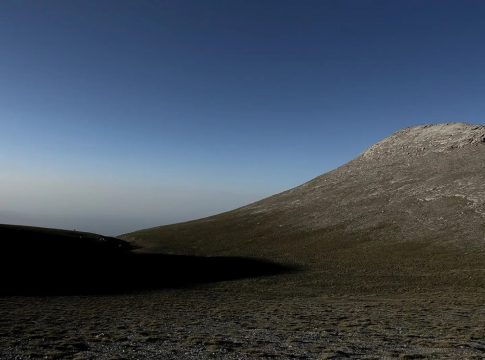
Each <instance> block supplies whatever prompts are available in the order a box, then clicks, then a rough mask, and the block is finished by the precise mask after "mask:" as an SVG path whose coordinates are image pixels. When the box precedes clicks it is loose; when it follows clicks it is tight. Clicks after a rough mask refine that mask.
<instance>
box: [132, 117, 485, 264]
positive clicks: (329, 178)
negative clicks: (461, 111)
mask: <svg viewBox="0 0 485 360" xmlns="http://www.w3.org/2000/svg"><path fill="white" fill-rule="evenodd" d="M124 238H125V239H129V240H132V241H134V242H135V243H136V244H137V245H141V246H144V247H145V248H146V249H149V250H151V251H162V252H168V253H179V254H196V255H239V256H256V257H264V258H270V259H273V260H280V261H289V262H293V263H298V264H303V265H305V266H310V267H316V268H320V269H321V268H332V267H333V266H337V267H339V268H341V267H342V266H343V265H342V264H344V263H345V264H347V265H349V266H350V267H352V266H354V265H355V262H357V263H362V262H363V261H364V259H365V261H364V262H366V263H368V265H369V266H381V265H382V264H385V263H387V264H389V263H390V262H391V263H393V264H396V263H405V264H408V265H409V266H411V267H414V266H417V265H416V264H417V263H419V264H420V265H419V266H424V264H426V265H429V266H434V268H439V269H442V268H443V267H444V268H461V267H463V266H462V265H460V264H461V263H460V264H458V263H457V261H458V260H459V259H461V260H463V261H464V259H465V257H466V256H465V255H467V254H468V255H469V254H475V255H477V254H479V253H481V252H482V250H485V126H481V125H469V124H464V123H448V124H437V125H424V126H417V127H412V128H406V129H403V130H400V131H398V132H396V133H394V134H392V135H391V136H389V137H387V138H385V139H383V140H382V141H380V142H378V143H377V144H375V145H373V146H371V147H370V148H369V149H368V150H366V151H365V152H363V153H362V154H361V155H360V156H358V157H357V158H356V159H354V160H352V161H350V162H348V163H347V164H345V165H343V166H341V167H339V168H337V169H335V170H333V171H330V172H328V173H326V174H323V175H321V176H318V177H316V178H314V179H313V180H311V181H309V182H307V183H305V184H303V185H300V186H298V187H295V188H293V189H291V190H288V191H285V192H282V193H280V194H277V195H274V196H271V197H269V198H266V199H263V200H261V201H258V202H256V203H253V204H250V205H248V206H245V207H242V208H239V209H236V210H233V211H229V212H226V213H222V214H219V215H215V216H211V217H208V218H204V219H200V220H195V221H189V222H186V223H180V224H174V225H169V226H162V227H158V228H152V229H147V230H142V231H138V232H135V233H131V234H127V235H124ZM477 256H478V255H477ZM338 259H340V260H338ZM450 259H451V260H450ZM339 261H340V262H339ZM477 261H478V262H480V261H482V260H477V259H475V258H474V259H473V260H472V259H469V262H468V265H469V264H471V263H476V262H477ZM458 262H459V261H458ZM332 264H333V265H332ZM371 264H374V265H371ZM468 265H467V266H468ZM403 266H404V265H403ZM403 266H400V267H399V269H400V270H399V271H401V270H402V269H403V268H406V266H404V267H403ZM480 266H482V265H480ZM391 267H392V266H391ZM425 267H426V266H425ZM356 271H358V269H357V270H356ZM450 271H451V270H450Z"/></svg>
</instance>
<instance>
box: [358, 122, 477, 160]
mask: <svg viewBox="0 0 485 360" xmlns="http://www.w3.org/2000/svg"><path fill="white" fill-rule="evenodd" d="M479 144H484V145H485V126H483V125H471V124H466V123H460V122H454V123H445V124H433V125H420V126H415V127H410V128H405V129H402V130H399V131H397V132H395V133H394V134H392V135H391V136H389V137H387V138H385V139H383V140H381V141H379V142H378V143H376V144H375V145H373V146H371V147H370V148H369V149H367V150H366V151H365V152H364V153H363V154H362V155H361V159H364V160H369V159H373V160H376V159H383V158H388V157H396V156H399V155H404V156H408V157H415V156H422V155H425V154H427V153H430V152H433V153H441V152H447V151H453V150H454V149H460V148H464V147H467V146H477V145H479Z"/></svg>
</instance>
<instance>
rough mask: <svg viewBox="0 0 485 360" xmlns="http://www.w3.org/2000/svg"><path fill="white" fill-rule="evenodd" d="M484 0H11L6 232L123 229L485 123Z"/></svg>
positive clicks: (259, 193)
mask: <svg viewBox="0 0 485 360" xmlns="http://www.w3.org/2000/svg"><path fill="white" fill-rule="evenodd" d="M484 15H485V3H483V2H480V1H460V2H458V1H427V2H422V1H399V2H397V1H396V2H386V1H339V2H333V1H303V2H301V1H300V2H297V1H264V2H247V1H231V2H225V1H212V2H198V1H177V2H176V1H168V2H152V1H137V2H133V1H72V2H63V1H49V2H35V1H23V2H17V1H4V2H1V3H0V44H1V45H2V49H3V52H2V56H0V79H1V80H0V124H1V129H2V131H1V132H0V144H1V150H2V151H1V152H0V166H1V167H0V181H1V184H2V186H1V187H0V223H16V224H27V225H36V226H46V227H59V228H68V229H72V228H76V229H79V230H85V231H94V232H99V233H105V234H108V235H116V234H120V233H123V232H128V231H133V230H136V229H141V228H144V227H148V226H155V225H162V224H167V223H172V222H179V221H184V220H189V219H193V218H197V217H202V216H207V215H211V214H214V213H217V212H220V211H224V210H230V209H232V208H235V207H239V206H242V205H245V204H247V203H249V202H252V201H255V200H259V199H260V198H262V197H265V196H268V195H271V194H274V193H277V192H280V191H283V190H285V189H288V188H291V187H293V186H295V185H298V184H301V183H303V182H305V181H307V180H309V179H310V178H313V177H315V176H318V175H320V174H322V173H324V172H326V171H328V170H331V169H333V168H335V167H337V166H339V165H341V164H343V163H345V162H347V161H349V160H351V159H352V158H354V157H355V156H357V155H358V154H359V153H361V152H362V151H364V150H365V149H366V148H367V147H369V146H371V145H372V144H374V143H375V142H377V141H378V140H380V139H382V138H384V137H386V136H388V135H390V134H391V133H392V132H394V131H396V130H399V129H401V128H403V127H409V126H414V125H418V124H425V123H444V122H451V121H465V122H469V123H476V124H483V123H484V119H485V102H484V101H483V99H484V96H485V85H484V84H485V72H484V71H483V60H482V59H483V58H484V57H485V48H484V47H483V45H482V42H483V37H484V35H485V23H484V22H483V20H482V19H483V16H484Z"/></svg>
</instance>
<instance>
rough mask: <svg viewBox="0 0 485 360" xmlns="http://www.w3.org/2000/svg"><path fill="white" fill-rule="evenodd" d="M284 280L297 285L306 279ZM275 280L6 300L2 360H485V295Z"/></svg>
mask: <svg viewBox="0 0 485 360" xmlns="http://www.w3.org/2000/svg"><path fill="white" fill-rule="evenodd" d="M280 276H283V277H288V278H287V279H286V280H288V281H289V282H290V283H291V282H293V281H294V280H296V279H292V277H298V276H300V275H280ZM283 280H285V279H283ZM276 281H277V279H275V278H259V279H248V280H240V281H232V282H223V283H217V284H212V285H199V286H197V287H195V288H190V289H165V290H158V291H152V292H144V293H137V294H125V295H116V296H114V295H109V296H70V297H69V296H64V297H62V296H55V297H3V298H0V329H1V334H0V335H1V336H0V339H1V340H0V358H2V359H19V358H21V359H30V358H32V359H34V358H51V359H56V358H74V359H115V358H116V359H141V358H146V359H218V358H219V359H255V358H282V359H295V358H300V359H307V358H309V359H338V358H359V359H361V358H364V359H365V358H367V359H377V358H404V359H419V358H440V359H442V358H449V359H458V358H460V359H481V358H483V356H484V355H485V341H484V340H483V339H485V308H484V307H483V296H484V295H485V294H484V293H476V292H475V293H465V292H461V293H460V292H456V293H453V294H450V293H447V292H426V291H422V292H421V293H402V294H388V295H386V294H380V295H372V294H367V295H364V294H360V295H358V294H354V295H352V294H349V295H345V296H342V295H339V296H335V295H328V294H326V293H325V291H310V290H308V289H307V290H303V291H290V292H287V291H288V289H286V290H285V289H281V288H279V287H278V286H277V285H276ZM298 290H301V289H298Z"/></svg>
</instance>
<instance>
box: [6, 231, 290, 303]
mask: <svg viewBox="0 0 485 360" xmlns="http://www.w3.org/2000/svg"><path fill="white" fill-rule="evenodd" d="M0 246H1V254H0V262H1V263H0V271H1V274H2V278H3V279H2V285H1V288H0V294H1V295H38V294H44V295H49V294H86V293H88V294H93V293H126V292H132V291H140V290H149V289H160V288H170V287H185V286H190V285H194V284H200V283H209V282H216V281H225V280H236V279H242V278H248V277H258V276H269V275H277V274H281V273H285V272H290V271H294V270H296V269H294V268H292V267H289V266H284V265H281V264H276V263H273V262H269V261H263V260H257V259H248V258H239V257H197V256H182V255H165V254H143V253H134V252H132V250H133V247H132V246H131V245H130V244H128V243H126V242H124V241H122V240H119V239H116V238H109V237H103V236H100V235H97V234H90V233H80V232H73V231H64V230H52V229H41V228H30V227H18V226H11V225H0Z"/></svg>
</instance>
